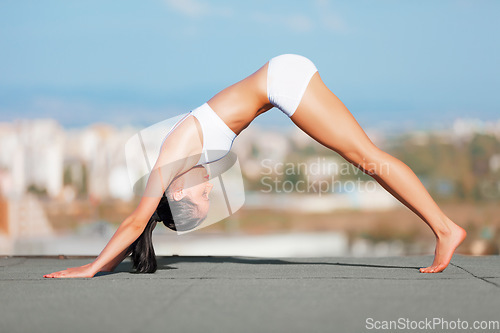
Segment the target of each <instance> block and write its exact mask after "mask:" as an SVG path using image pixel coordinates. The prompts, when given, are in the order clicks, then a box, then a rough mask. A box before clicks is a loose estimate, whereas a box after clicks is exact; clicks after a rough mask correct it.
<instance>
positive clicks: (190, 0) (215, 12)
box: [165, 0, 233, 18]
mask: <svg viewBox="0 0 500 333" xmlns="http://www.w3.org/2000/svg"><path fill="white" fill-rule="evenodd" d="M165 2H166V4H167V5H168V6H169V8H170V9H172V10H175V11H177V12H178V13H180V14H183V15H185V16H188V17H191V18H200V17H204V16H219V17H228V16H232V15H233V10H232V9H231V8H228V7H217V6H214V5H212V4H211V3H209V2H206V1H199V0H165Z"/></svg>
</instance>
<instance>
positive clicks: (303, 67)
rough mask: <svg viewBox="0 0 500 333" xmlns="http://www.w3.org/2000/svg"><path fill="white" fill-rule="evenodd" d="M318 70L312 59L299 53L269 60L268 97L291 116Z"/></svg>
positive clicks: (273, 103)
mask: <svg viewBox="0 0 500 333" xmlns="http://www.w3.org/2000/svg"><path fill="white" fill-rule="evenodd" d="M317 71H318V70H317V69H316V66H315V65H314V64H313V63H312V61H311V60H309V59H307V58H306V57H303V56H300V55H297V54H283V55H280V56H277V57H274V58H272V59H271V60H269V65H268V68H267V97H268V98H269V102H271V104H272V105H274V106H275V107H277V108H278V109H280V110H281V111H283V112H284V113H285V114H286V115H287V116H288V117H291V116H292V115H293V113H294V112H295V110H297V107H298V106H299V103H300V100H301V99H302V96H303V95H304V92H305V91H306V88H307V85H308V84H309V81H310V80H311V77H312V76H313V75H314V73H316V72H317Z"/></svg>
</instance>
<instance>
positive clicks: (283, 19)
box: [251, 12, 314, 32]
mask: <svg viewBox="0 0 500 333" xmlns="http://www.w3.org/2000/svg"><path fill="white" fill-rule="evenodd" d="M251 18H252V19H253V20H255V21H256V22H258V23H267V24H275V25H276V24H277V25H281V26H285V27H286V28H288V29H290V30H293V31H297V32H308V31H311V30H313V29H314V23H313V22H312V20H311V19H310V18H308V17H307V16H305V15H301V14H291V15H279V14H268V13H263V12H258V13H253V14H252V15H251Z"/></svg>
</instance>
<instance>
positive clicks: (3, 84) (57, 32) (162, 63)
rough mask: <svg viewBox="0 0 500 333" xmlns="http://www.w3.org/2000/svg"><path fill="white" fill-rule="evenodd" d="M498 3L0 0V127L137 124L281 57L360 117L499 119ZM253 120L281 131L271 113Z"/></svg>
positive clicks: (173, 111) (178, 109) (193, 102)
mask: <svg viewBox="0 0 500 333" xmlns="http://www.w3.org/2000/svg"><path fill="white" fill-rule="evenodd" d="M499 13H500V2H499V1H458V0H457V1H328V0H321V1H291V0H287V1H281V0H280V1H272V0H267V1H261V0H257V1H235V0H233V1H202V0H163V1H129V0H121V1H90V0H88V1H62V0H61V1H48V0H47V1H11V0H4V1H2V2H0V50H1V51H0V121H2V120H3V121H11V120H13V119H17V118H46V117H50V118H55V119H57V120H59V121H60V122H61V123H62V124H63V125H65V126H68V127H75V126H77V127H78V126H85V125H88V124H90V123H94V122H108V123H112V124H116V125H127V124H131V125H135V126H146V125H150V124H152V123H155V122H157V121H160V120H163V119H166V118H169V117H172V116H174V115H177V114H180V113H184V112H187V111H189V110H190V109H192V108H195V107H197V106H198V105H200V104H202V103H204V102H205V101H206V100H208V99H209V98H210V97H212V96H213V95H214V94H215V93H217V92H218V91H219V90H221V89H223V88H224V87H226V86H228V85H230V84H232V83H234V82H236V81H239V80H240V79H242V78H244V77H245V76H247V75H249V74H251V73H252V72H254V71H255V70H257V69H258V68H259V67H261V66H262V65H263V64H264V63H265V62H266V61H267V60H268V59H270V58H271V57H273V56H276V55H279V54H282V53H298V54H302V55H304V56H306V57H308V58H310V59H311V60H312V61H313V62H314V63H315V64H316V66H317V67H318V69H319V71H320V74H321V75H322V78H323V80H324V81H325V83H326V84H327V85H328V86H329V87H330V89H331V90H332V91H333V92H334V93H336V94H337V96H339V98H340V99H341V100H342V101H343V102H344V103H345V104H346V105H347V107H348V108H349V109H350V110H351V112H352V113H353V114H354V115H355V116H356V118H358V120H359V121H360V122H361V123H362V124H367V125H376V124H379V123H396V124H399V123H404V124H410V125H411V126H432V125H433V124H435V123H446V122H449V121H451V120H452V119H454V118H456V117H477V118H480V119H497V118H500V117H499V115H500V100H499V98H498V91H500V65H499V61H498V59H499V58H500V52H499V51H500V40H499V39H500V37H499V35H500V24H499V23H498V22H499V20H497V16H498V14H499ZM259 118H261V119H258V120H257V123H259V124H261V125H264V126H265V125H269V126H291V123H290V121H289V120H288V119H287V118H286V117H285V116H284V115H282V114H281V113H280V111H279V110H276V109H275V110H273V111H272V112H269V113H268V114H266V115H264V116H262V117H259Z"/></svg>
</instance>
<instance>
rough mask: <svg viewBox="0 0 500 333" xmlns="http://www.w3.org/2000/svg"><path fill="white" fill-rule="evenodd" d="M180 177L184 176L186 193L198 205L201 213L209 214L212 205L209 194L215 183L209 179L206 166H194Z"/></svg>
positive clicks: (183, 187)
mask: <svg viewBox="0 0 500 333" xmlns="http://www.w3.org/2000/svg"><path fill="white" fill-rule="evenodd" d="M179 178H182V181H183V185H182V190H183V191H184V192H185V193H184V194H185V195H187V196H189V198H190V199H191V201H192V202H193V203H195V204H196V205H197V206H198V209H199V212H200V214H202V215H207V213H208V209H209V207H210V199H209V194H210V191H212V188H213V185H212V184H211V183H210V182H209V181H208V179H209V175H208V173H207V170H206V169H205V167H203V166H197V167H194V168H192V169H191V170H189V171H188V172H186V173H184V174H183V175H182V176H180V177H179ZM179 180H180V179H179Z"/></svg>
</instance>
